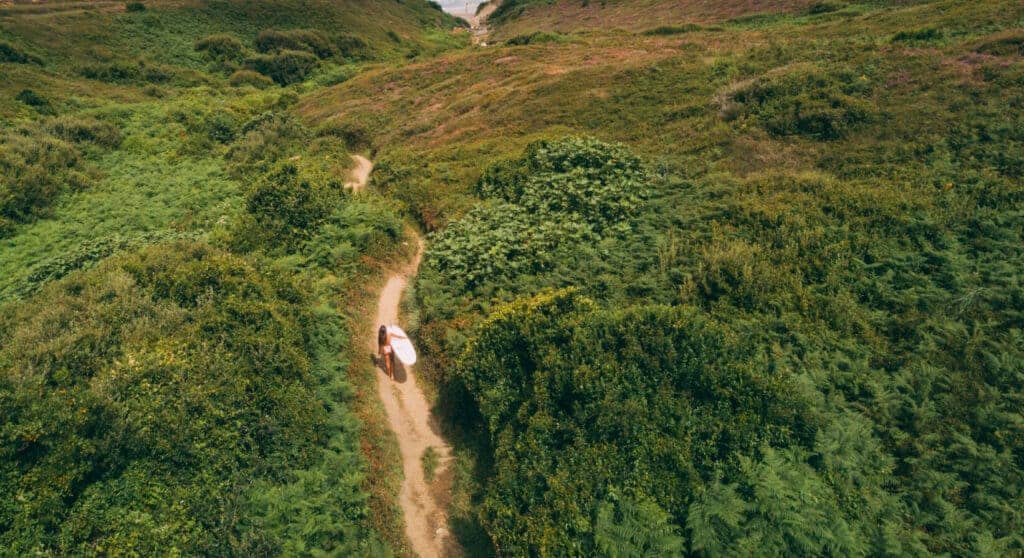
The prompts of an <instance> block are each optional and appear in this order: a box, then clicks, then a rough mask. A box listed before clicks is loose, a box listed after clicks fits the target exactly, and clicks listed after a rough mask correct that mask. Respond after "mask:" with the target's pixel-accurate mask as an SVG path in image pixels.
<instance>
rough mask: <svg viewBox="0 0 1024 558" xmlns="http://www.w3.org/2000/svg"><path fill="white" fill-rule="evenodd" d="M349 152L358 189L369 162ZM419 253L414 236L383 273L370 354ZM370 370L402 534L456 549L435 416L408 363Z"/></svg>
mask: <svg viewBox="0 0 1024 558" xmlns="http://www.w3.org/2000/svg"><path fill="white" fill-rule="evenodd" d="M352 158H353V159H355V160H356V163H357V165H358V166H357V168H356V170H354V171H353V173H352V175H353V178H356V179H358V183H352V188H353V190H355V191H359V190H362V189H363V188H364V187H365V186H366V180H367V177H368V176H369V174H370V170H371V169H372V168H373V164H372V163H370V161H369V160H367V159H365V158H363V157H360V156H358V155H354V156H353V157H352ZM422 255H423V241H422V239H417V249H416V256H415V257H414V258H413V260H412V261H411V262H410V263H409V264H408V265H407V266H406V267H405V268H404V269H403V270H401V271H399V272H398V273H395V274H393V275H392V276H391V277H389V278H388V282H387V284H386V285H385V286H384V290H382V291H381V293H380V298H379V299H378V301H377V316H376V320H375V321H374V323H373V326H374V327H373V335H372V336H371V338H370V339H368V347H369V348H370V350H371V351H373V352H374V354H376V352H377V335H376V333H377V327H378V326H380V325H381V324H397V323H398V309H399V303H400V302H401V300H402V293H403V292H404V291H405V287H406V286H407V285H408V283H409V278H410V277H412V276H413V275H415V274H416V269H417V268H418V267H419V265H420V258H421V257H422ZM374 371H375V373H376V374H377V392H378V393H379V395H380V400H381V402H382V403H383V404H384V410H385V412H386V413H387V416H388V423H389V425H390V427H391V430H393V431H394V433H395V436H396V437H397V438H398V448H399V452H400V453H401V455H402V471H403V472H404V476H405V478H404V480H403V481H402V489H401V492H400V493H399V504H400V505H401V506H402V515H403V516H404V518H405V534H406V536H407V537H408V538H409V541H410V542H411V543H412V548H413V550H414V551H415V552H416V553H417V554H419V555H420V556H421V558H433V557H437V556H452V555H459V554H461V552H459V551H458V547H457V546H456V545H455V543H454V542H453V541H451V539H450V537H449V536H448V520H447V519H448V518H447V515H446V513H445V506H444V500H445V499H446V495H447V492H448V488H447V486H446V482H445V481H443V480H442V479H446V478H448V477H449V475H446V472H447V468H448V463H449V461H450V459H451V457H450V456H451V448H450V447H449V446H448V444H447V443H446V442H445V441H444V440H443V439H442V438H441V436H440V435H438V433H437V431H436V430H435V429H434V427H433V425H432V423H433V422H434V421H433V420H432V417H431V413H430V403H429V402H427V398H426V397H425V396H424V395H423V391H422V390H420V388H419V386H417V385H416V376H415V374H414V373H413V370H412V368H411V367H403V366H402V364H401V363H400V362H397V361H396V362H395V368H394V373H395V377H394V379H391V378H389V377H388V376H387V374H386V373H385V372H384V371H383V370H382V368H381V367H377V368H376V369H375V370H374ZM428 448H434V451H435V452H436V453H437V455H438V458H439V459H438V465H437V468H436V470H435V472H434V477H433V480H432V481H428V480H427V478H426V473H425V471H424V469H423V454H424V452H426V451H427V449H428Z"/></svg>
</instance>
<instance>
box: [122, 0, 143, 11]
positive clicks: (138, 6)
mask: <svg viewBox="0 0 1024 558" xmlns="http://www.w3.org/2000/svg"><path fill="white" fill-rule="evenodd" d="M124 10H125V11H126V12H144V11H146V5H145V4H143V3H142V2H125V4H124Z"/></svg>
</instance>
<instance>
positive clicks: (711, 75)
mask: <svg viewBox="0 0 1024 558" xmlns="http://www.w3.org/2000/svg"><path fill="white" fill-rule="evenodd" d="M577 4H578V3H577ZM589 4H590V7H588V8H587V9H593V10H598V9H601V8H600V7H599V4H600V3H598V2H590V3H589ZM606 4H607V7H606V8H603V9H607V10H612V9H615V7H616V6H626V3H615V2H612V1H609V2H607V3H606ZM637 4H638V5H639V4H640V3H637ZM682 4H686V3H685V2H684V3H682ZM835 4H836V5H835V6H834V8H835V9H820V8H819V9H816V10H814V13H811V12H812V11H811V10H810V9H807V10H797V11H794V12H792V13H776V14H772V15H768V16H766V15H763V14H762V15H757V14H749V13H738V14H732V13H730V14H728V18H725V17H719V16H714V17H712V16H709V18H712V19H709V21H716V23H710V24H707V25H700V26H686V25H677V26H675V27H671V28H667V29H660V30H657V32H654V33H646V32H644V31H646V30H647V29H649V28H650V27H649V26H648V22H644V23H643V24H641V25H638V29H639V30H640V32H629V31H624V30H621V29H620V30H604V31H602V30H597V29H592V30H588V31H586V32H580V33H566V34H555V33H548V34H538V35H532V36H530V35H523V33H525V32H526V31H528V30H529V29H530V27H524V28H522V29H514V30H512V31H508V32H507V35H512V34H515V35H516V37H513V38H512V40H508V41H506V42H498V43H497V44H495V45H493V46H489V47H487V48H484V49H476V50H469V51H458V52H452V53H448V54H445V55H443V56H441V57H438V58H437V59H433V60H424V61H422V62H419V63H415V64H412V65H410V66H408V67H405V68H402V69H401V70H393V69H386V68H384V69H380V70H378V71H373V72H368V73H366V74H363V75H361V76H358V77H356V78H355V79H353V80H351V81H349V82H346V83H344V84H341V85H338V86H336V87H333V88H330V89H326V90H324V91H321V92H317V93H314V94H312V95H310V96H308V97H306V98H304V99H303V100H302V101H301V102H300V104H299V109H298V110H299V111H300V113H301V114H302V115H304V116H305V117H306V118H308V119H309V121H310V122H316V123H321V122H331V123H334V124H336V125H343V124H347V125H353V126H358V127H362V128H363V129H366V130H368V131H369V132H370V135H371V137H372V142H373V144H374V145H375V146H376V148H377V150H378V165H377V171H376V172H375V174H374V178H373V182H374V186H375V187H376V188H377V189H378V190H379V191H382V192H385V193H387V194H388V195H391V196H393V197H394V198H397V199H399V200H401V201H402V202H403V203H405V204H406V205H407V206H408V207H409V209H410V210H411V211H412V212H413V213H414V215H416V217H417V218H418V219H419V220H420V221H421V222H422V223H423V224H424V226H425V227H427V228H428V230H435V231H436V232H435V234H434V235H433V236H432V237H430V238H429V243H428V249H427V252H426V254H425V257H424V264H423V266H422V269H421V273H420V276H419V278H418V280H417V284H416V290H415V294H416V300H417V301H418V314H417V316H418V319H419V321H418V329H417V331H416V335H417V336H418V339H419V340H420V344H421V345H422V347H423V353H424V356H425V358H424V360H423V365H422V366H421V368H420V369H419V370H420V372H421V373H422V374H423V376H422V377H425V378H429V379H432V380H433V381H434V382H435V384H436V385H437V389H438V392H439V394H440V402H439V407H440V409H442V410H443V411H444V412H445V413H447V415H448V422H447V424H448V428H449V431H450V436H449V439H450V440H451V441H452V442H453V445H454V447H455V448H456V460H457V463H458V466H457V467H456V470H457V471H461V476H460V477H459V478H458V479H457V480H456V483H455V484H456V486H457V487H461V490H463V492H462V493H461V494H457V495H456V496H455V497H454V498H453V506H452V509H453V514H454V517H453V519H452V521H451V523H452V525H453V529H454V530H455V534H456V535H457V536H459V538H460V541H462V542H463V545H464V546H466V547H467V548H483V549H489V550H491V551H497V552H499V553H505V554H514V555H518V554H544V553H550V554H555V555H558V554H573V553H579V554H584V555H593V554H600V553H601V552H609V549H615V548H634V549H644V550H646V551H649V552H653V553H654V554H656V555H673V554H674V553H678V552H680V551H681V549H682V550H683V551H685V552H686V553H692V554H694V555H703V554H710V555H734V554H740V555H743V554H758V553H767V554H776V555H823V554H842V555H862V554H868V555H880V554H895V555H929V554H935V553H939V554H941V553H950V554H969V553H991V554H995V555H1000V554H1009V555H1014V554H1019V553H1020V552H1021V551H1022V549H1024V539H1022V538H1021V536H1020V533H1021V532H1024V515H1022V514H1021V513H1020V511H1019V509H1020V506H1019V502H1020V501H1021V499H1022V494H1024V467H1022V465H1021V464H1022V463H1024V429H1022V428H1021V425H1022V424H1024V418H1022V417H1021V414H1020V411H1019V409H1020V405H1019V402H1020V401H1021V400H1022V399H1021V398H1022V397H1024V379H1022V378H1024V376H1022V375H1021V368H1020V362H1024V360H1022V359H1024V354H1022V353H1021V343H1020V340H1021V331H1022V327H1024V322H1022V321H1021V319H1022V315H1021V311H1020V308H1021V307H1022V306H1021V304H1020V300H1021V296H1022V293H1024V290H1022V288H1024V287H1022V283H1021V275H1020V274H1019V273H1017V272H1016V271H1015V270H1017V269H1019V268H1021V267H1024V249H1022V248H1021V247H1022V246H1024V242H1022V241H1024V222H1022V220H1021V212H1020V208H1021V203H1022V202H1024V198H1022V196H1024V193H1022V189H1021V184H1022V181H1021V179H1022V172H1024V166H1022V160H1021V156H1020V153H1021V150H1020V147H1021V142H1022V140H1024V135H1022V130H1024V122H1022V121H1021V118H1020V115H1021V114H1022V113H1021V111H1020V107H1021V103H1022V102H1024V101H1022V99H1024V80H1022V75H1024V58H1022V54H1024V51H1022V50H1021V45H1022V44H1024V37H1022V35H1021V31H1020V28H1021V27H1022V26H1024V8H1022V7H1021V5H1020V3H1019V2H1010V1H1005V2H990V3H983V4H978V3H975V2H966V1H962V0H941V1H933V2H912V3H906V4H899V5H891V4H889V3H877V2H863V3H861V2H849V3H842V2H840V3H835ZM564 5H567V4H563V3H555V4H554V6H556V7H557V6H564ZM707 5H708V6H711V4H710V3H709V4H707ZM537 9H538V10H543V9H547V8H544V7H540V8H537ZM573 9H576V8H573ZM758 9H760V8H758ZM538 13H539V14H540V16H539V17H538V18H537V19H530V18H529V17H525V16H524V17H523V22H524V23H523V25H526V26H534V27H533V28H537V27H536V26H537V25H539V24H538V22H542V21H544V19H543V18H544V17H546V16H545V15H544V12H538ZM734 15H735V17H734ZM683 21H685V20H683ZM649 23H650V26H654V23H655V22H653V21H650V22H649ZM657 25H661V22H658V23H657ZM616 27H622V26H621V25H616ZM569 30H571V29H567V31H569ZM520 31H522V32H520ZM567 135H590V136H596V137H597V138H599V139H600V140H602V141H597V142H595V141H594V140H591V139H565V136H567ZM614 142H621V143H622V144H624V145H617V144H615V143H614ZM566 288H568V289H566ZM553 289H558V290H554V291H553ZM809 495H813V497H809ZM651 549H657V550H656V551H652V550H651ZM638 552H639V551H638Z"/></svg>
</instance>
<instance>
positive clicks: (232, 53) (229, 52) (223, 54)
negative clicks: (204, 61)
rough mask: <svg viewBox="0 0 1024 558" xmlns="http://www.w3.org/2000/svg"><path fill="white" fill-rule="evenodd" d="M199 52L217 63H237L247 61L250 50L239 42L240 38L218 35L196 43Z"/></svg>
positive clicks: (224, 34) (204, 38)
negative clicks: (246, 57)
mask: <svg viewBox="0 0 1024 558" xmlns="http://www.w3.org/2000/svg"><path fill="white" fill-rule="evenodd" d="M195 49H196V51H197V52H202V53H204V54H206V56H208V57H209V58H210V59H211V60H213V61H215V62H237V63H241V62H242V61H243V60H245V56H246V54H247V52H248V50H249V49H247V48H246V47H245V45H244V44H242V41H240V40H238V37H235V36H234V35H231V34H229V33H218V34H216V35H208V36H206V37H203V38H202V39H199V40H198V41H196V45H195Z"/></svg>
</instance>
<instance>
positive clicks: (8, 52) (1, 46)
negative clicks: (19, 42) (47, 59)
mask: <svg viewBox="0 0 1024 558" xmlns="http://www.w3.org/2000/svg"><path fill="white" fill-rule="evenodd" d="M0 62H13V63H15V64H42V63H43V61H42V60H40V59H39V58H38V57H36V56H32V55H31V54H28V53H26V52H25V51H23V50H21V49H20V48H18V47H16V46H14V45H12V44H11V43H8V42H6V41H0Z"/></svg>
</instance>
